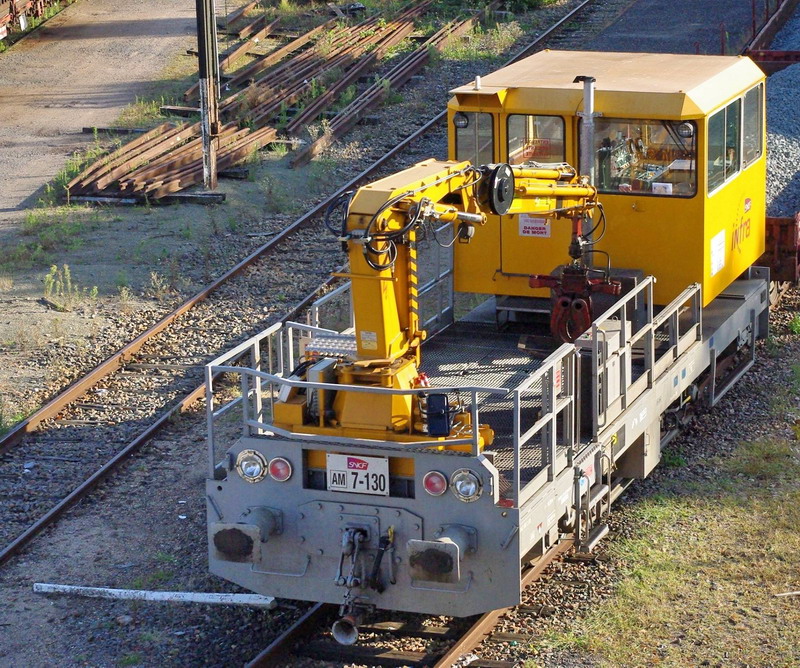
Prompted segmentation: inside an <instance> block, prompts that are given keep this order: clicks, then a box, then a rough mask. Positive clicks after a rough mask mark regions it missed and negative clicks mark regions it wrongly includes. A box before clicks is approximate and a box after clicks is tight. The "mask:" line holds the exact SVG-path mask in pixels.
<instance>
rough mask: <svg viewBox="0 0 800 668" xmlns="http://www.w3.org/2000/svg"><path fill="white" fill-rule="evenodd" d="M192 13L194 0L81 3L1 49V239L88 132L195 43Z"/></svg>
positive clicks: (115, 113)
mask: <svg viewBox="0 0 800 668" xmlns="http://www.w3.org/2000/svg"><path fill="white" fill-rule="evenodd" d="M194 13H195V4H194V2H192V1H191V0H80V1H79V2H76V3H75V4H73V5H70V6H69V7H67V8H66V9H65V10H64V11H62V12H61V13H60V14H58V15H57V16H55V17H53V18H52V19H50V20H49V21H48V22H47V24H46V25H45V26H43V27H42V28H40V29H38V30H36V31H34V32H33V33H31V34H30V35H28V36H27V37H26V38H25V39H23V40H21V41H20V42H18V43H17V44H15V45H14V46H13V47H12V48H10V49H8V50H7V51H6V52H4V53H3V54H0V109H2V110H3V122H2V124H0V174H3V187H2V188H0V244H2V243H3V241H4V236H5V235H4V233H6V232H7V231H8V228H13V227H15V226H16V225H18V224H19V221H20V220H21V218H22V216H23V214H24V210H25V209H26V208H27V207H30V206H32V205H33V204H35V203H36V199H37V196H38V191H39V190H40V189H41V188H42V186H43V184H44V183H46V182H47V181H49V180H50V179H52V178H53V177H54V176H55V175H56V173H57V172H58V171H59V170H60V169H62V168H63V167H64V162H65V160H66V158H67V157H68V156H69V155H71V154H72V153H73V152H74V151H76V150H80V149H82V148H84V147H85V146H87V145H88V144H89V143H90V142H91V141H92V140H93V137H92V135H91V134H82V133H81V129H82V128H83V127H84V126H86V127H97V126H108V125H111V124H112V123H113V122H114V121H115V120H116V118H117V117H118V116H119V114H120V112H121V110H122V109H123V108H124V107H125V106H126V105H128V104H130V103H131V102H133V101H134V100H135V98H136V96H137V95H140V94H142V92H143V91H144V90H146V88H147V84H148V83H149V82H151V81H152V80H153V78H154V77H155V76H156V74H157V73H158V72H159V71H160V70H161V69H162V68H163V67H164V64H165V63H166V62H167V61H168V60H169V59H170V58H172V57H174V55H175V54H176V53H178V52H180V51H181V50H185V49H186V48H188V47H189V46H191V45H192V44H193V43H194V42H195V39H196V38H195V36H194V35H195V18H194ZM32 58H33V59H35V63H36V66H35V67H31V66H30V64H31V59H32ZM7 238H8V237H7V236H5V239H7Z"/></svg>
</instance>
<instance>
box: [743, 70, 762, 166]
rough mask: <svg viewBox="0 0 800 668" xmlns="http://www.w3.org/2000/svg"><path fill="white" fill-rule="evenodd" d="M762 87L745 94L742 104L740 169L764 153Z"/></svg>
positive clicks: (760, 85) (759, 85)
mask: <svg viewBox="0 0 800 668" xmlns="http://www.w3.org/2000/svg"><path fill="white" fill-rule="evenodd" d="M763 100H764V86H763V84H758V86H756V87H755V88H751V89H750V90H749V91H747V93H745V96H744V101H743V103H742V105H743V107H744V109H743V112H742V167H747V165H749V164H751V163H753V162H755V161H756V160H758V159H759V158H760V157H761V154H762V153H763V152H764V133H763V127H764V117H763V114H764V111H763V110H764V104H763Z"/></svg>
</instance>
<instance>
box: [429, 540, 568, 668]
mask: <svg viewBox="0 0 800 668" xmlns="http://www.w3.org/2000/svg"><path fill="white" fill-rule="evenodd" d="M572 545H573V540H572V539H571V538H569V539H565V540H562V541H561V542H560V543H557V544H556V545H554V546H553V547H551V548H550V549H549V550H548V551H547V552H545V553H544V555H542V557H540V559H539V560H538V561H537V562H536V563H535V564H534V565H533V566H531V567H530V568H529V569H528V570H527V571H525V573H523V575H522V582H521V584H522V589H525V588H526V587H528V586H529V585H531V584H532V583H533V582H535V581H536V580H538V579H539V577H540V576H541V574H542V572H543V571H544V569H545V568H547V567H548V566H549V565H550V564H551V563H553V561H554V560H555V559H556V557H558V556H560V555H562V554H564V552H566V551H567V550H569V549H570V548H571V547H572ZM513 609H514V608H513V607H509V608H499V609H497V610H492V611H491V612H486V613H484V614H482V615H481V616H480V617H479V618H478V621H476V622H475V623H474V624H473V625H472V626H471V627H470V628H469V630H468V631H467V632H466V633H465V634H464V635H463V636H462V637H461V639H460V640H459V641H458V642H457V643H456V644H455V645H453V646H452V647H451V648H450V649H449V650H447V652H446V653H445V654H444V656H442V657H441V658H440V659H439V660H438V661H437V662H436V664H435V666H436V668H449V667H450V666H452V665H453V664H454V663H455V662H456V661H457V660H458V659H459V658H460V657H461V656H462V655H464V654H466V653H468V652H470V651H472V650H473V649H475V648H476V647H478V645H480V644H481V643H482V642H483V641H484V640H485V639H486V638H488V637H489V636H490V635H491V631H492V629H493V628H494V627H495V626H497V622H498V621H499V620H500V618H501V617H502V616H503V615H504V614H506V613H507V612H508V611H510V610H513Z"/></svg>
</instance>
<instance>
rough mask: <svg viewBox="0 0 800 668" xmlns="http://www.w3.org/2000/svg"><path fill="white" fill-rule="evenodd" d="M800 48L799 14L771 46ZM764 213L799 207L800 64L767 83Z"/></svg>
mask: <svg viewBox="0 0 800 668" xmlns="http://www.w3.org/2000/svg"><path fill="white" fill-rule="evenodd" d="M771 48H773V49H775V50H780V51H795V50H800V14H797V15H795V16H793V17H792V18H791V20H789V21H788V22H787V23H786V25H785V26H784V27H783V28H782V29H781V31H780V32H779V33H778V35H777V36H776V37H775V40H774V41H773V42H772V47H771ZM767 165H768V170H769V179H768V182H767V214H768V215H770V216H792V215H794V213H795V212H796V211H799V210H800V65H792V66H791V67H787V68H786V69H784V70H781V71H780V72H776V73H775V74H773V75H772V76H770V77H769V80H768V82H767Z"/></svg>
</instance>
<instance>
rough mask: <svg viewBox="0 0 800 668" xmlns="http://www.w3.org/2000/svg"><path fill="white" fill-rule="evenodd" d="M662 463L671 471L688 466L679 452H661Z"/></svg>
mask: <svg viewBox="0 0 800 668" xmlns="http://www.w3.org/2000/svg"><path fill="white" fill-rule="evenodd" d="M661 463H662V464H663V465H664V466H666V467H667V468H670V469H678V468H683V467H684V466H686V464H687V462H686V458H685V457H684V456H683V455H682V454H680V453H679V452H673V451H672V450H663V451H662V452H661Z"/></svg>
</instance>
